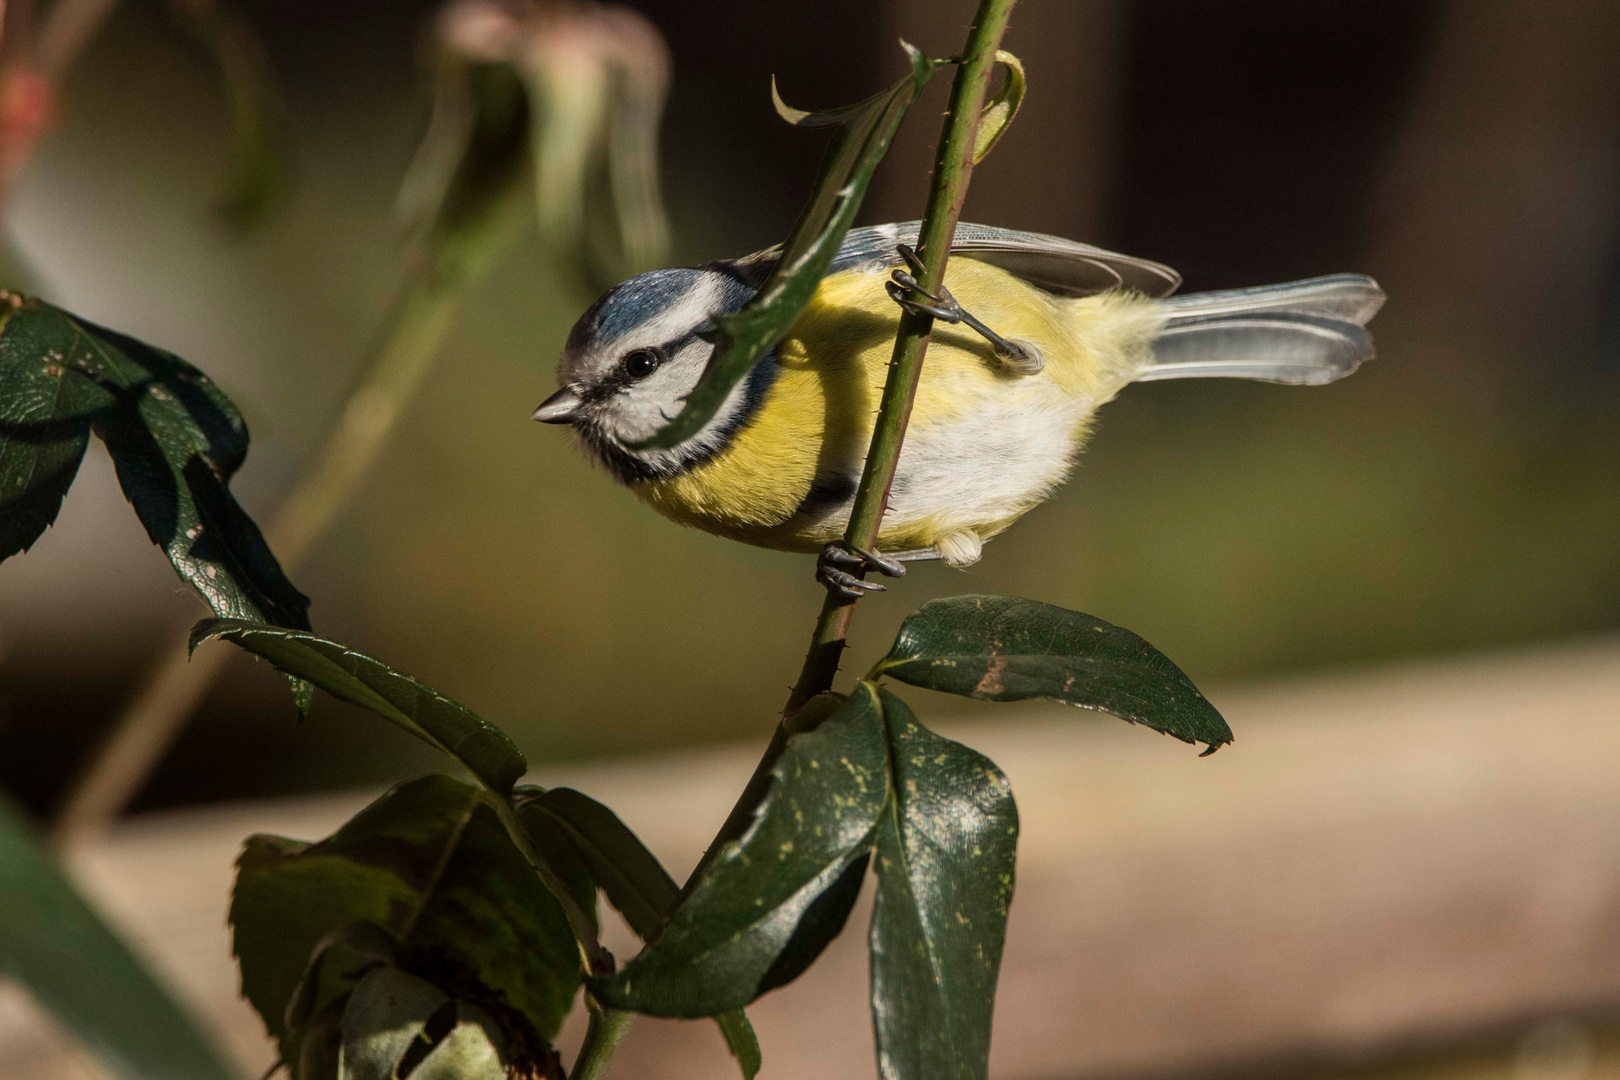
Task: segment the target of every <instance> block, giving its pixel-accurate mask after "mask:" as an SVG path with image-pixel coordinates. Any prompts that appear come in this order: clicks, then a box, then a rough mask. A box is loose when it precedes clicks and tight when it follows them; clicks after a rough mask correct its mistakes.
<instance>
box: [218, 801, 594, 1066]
mask: <svg viewBox="0 0 1620 1080" xmlns="http://www.w3.org/2000/svg"><path fill="white" fill-rule="evenodd" d="M237 866H238V871H237V881H236V890H235V893H234V895H233V897H232V904H231V925H232V928H233V931H234V935H235V936H234V944H235V951H236V955H237V957H238V959H239V961H240V962H241V966H242V990H243V993H244V994H245V995H246V996H247V998H248V1000H249V1001H250V1002H251V1003H252V1004H253V1006H254V1008H255V1009H256V1010H258V1012H259V1015H260V1016H261V1017H263V1019H264V1021H265V1025H266V1027H267V1028H269V1030H270V1033H271V1034H272V1035H273V1036H274V1037H276V1038H277V1039H278V1040H281V1042H282V1047H283V1054H284V1056H285V1057H286V1058H287V1059H288V1060H295V1059H296V1057H295V1051H296V1050H297V1049H298V1047H299V1046H300V1044H301V1042H302V1041H303V1038H302V1033H301V1032H300V1031H298V1030H296V1028H297V1022H298V1020H299V1016H300V1015H308V1014H310V1013H315V1014H317V1015H319V1014H320V1012H321V1011H322V1010H324V1009H325V1008H327V1007H328V1005H329V1003H330V1002H331V1001H333V1000H338V999H340V998H341V996H342V995H343V994H345V993H347V992H348V991H349V990H350V989H352V987H353V984H354V980H355V979H356V978H358V977H361V976H363V975H364V974H365V972H366V971H367V970H368V969H369V968H371V967H374V966H375V962H374V961H375V955H374V954H375V953H376V952H377V951H378V950H377V949H376V948H374V947H369V948H368V949H366V950H358V952H359V954H360V955H359V959H360V961H362V962H360V963H356V964H352V965H348V966H346V967H342V966H339V967H338V968H337V969H335V970H326V971H323V970H322V968H321V966H320V965H319V963H318V962H315V961H318V960H319V950H321V949H331V948H336V947H338V946H339V945H341V944H342V943H343V942H344V941H345V940H346V938H345V937H344V935H343V933H342V932H343V931H345V930H346V929H347V928H351V927H353V926H354V925H355V924H357V923H362V922H363V923H370V924H372V925H374V926H376V927H377V928H379V929H380V930H381V931H382V932H384V933H386V934H387V935H388V937H389V938H390V939H391V940H392V941H394V942H396V943H397V948H396V949H395V950H394V955H395V956H396V957H397V959H398V962H399V964H400V965H401V966H402V967H405V968H407V969H408V970H412V971H415V972H417V973H418V974H422V975H425V976H428V977H433V978H437V977H439V976H441V975H444V976H447V977H451V976H454V975H455V974H456V973H458V972H465V973H467V974H469V975H471V976H472V977H473V978H475V979H476V980H477V982H478V983H479V984H480V985H481V986H483V987H484V988H486V989H487V990H489V991H491V992H493V993H494V994H496V995H498V996H499V997H500V998H501V1000H502V1001H504V1002H505V1003H506V1004H507V1005H508V1006H510V1007H511V1008H514V1009H516V1010H518V1011H519V1012H521V1013H522V1014H523V1015H524V1016H525V1017H526V1018H527V1019H528V1021H529V1023H530V1024H532V1025H533V1026H534V1028H535V1030H536V1031H537V1032H539V1033H540V1034H541V1035H542V1036H543V1037H545V1038H548V1039H549V1038H551V1037H553V1036H555V1034H556V1032H557V1028H558V1027H559V1026H560V1024H561V1022H562V1019H563V1017H564V1016H565V1015H566V1014H567V1012H568V1010H569V1008H570V1006H571V1005H572V1002H573V998H574V995H575V992H576V990H577V989H578V986H579V979H580V974H581V972H580V965H579V954H578V951H577V950H576V948H575V945H574V940H573V935H572V933H571V932H570V930H569V926H568V922H567V919H566V918H565V917H564V915H563V912H562V909H561V908H560V907H558V905H557V902H556V900H555V899H553V898H552V896H551V894H550V893H549V892H547V891H546V889H545V887H544V886H543V885H542V884H541V883H540V881H539V880H538V878H536V876H535V875H534V874H533V873H532V872H531V871H530V869H529V867H528V864H527V862H526V861H525V860H524V857H523V856H522V854H521V853H519V852H518V850H517V848H515V847H514V846H513V845H512V844H511V842H510V840H509V839H508V838H507V836H506V833H505V830H504V828H503V827H502V825H501V824H500V822H499V820H498V819H497V818H496V817H495V815H494V813H493V811H491V810H490V808H489V806H488V805H487V796H486V795H484V794H483V793H482V792H480V791H479V790H478V789H477V788H475V787H473V786H471V785H469V784H466V783H464V782H462V781H460V780H457V779H455V778H453V777H449V776H428V777H423V778H421V779H418V780H412V781H409V782H407V783H405V784H401V785H400V786H398V787H396V788H394V789H393V790H392V791H390V792H389V793H388V794H386V795H384V796H383V797H382V798H380V799H378V800H377V801H376V802H374V803H372V804H371V806H369V807H367V808H366V809H365V810H363V811H361V812H360V813H359V814H357V815H356V816H355V817H354V818H353V819H352V820H350V821H349V822H348V823H347V824H345V825H344V826H343V827H342V828H341V829H339V830H338V831H337V832H336V833H334V834H333V835H332V836H331V837H329V838H328V839H326V840H324V841H321V842H320V843H318V844H312V845H309V844H301V843H299V842H297V841H290V840H284V839H281V838H278V837H267V836H256V837H251V838H250V839H249V841H248V844H247V848H246V850H245V851H244V853H243V855H242V858H241V859H240V860H239V861H238V864H237ZM587 910H594V904H591V905H589V907H588V908H587ZM312 958H313V960H312ZM329 966H330V965H329ZM311 973H313V974H314V976H315V977H317V978H321V979H324V980H326V982H325V983H324V984H323V985H321V986H318V987H313V988H312V987H309V986H308V985H307V983H308V979H309V978H310V976H311ZM295 994H298V995H299V996H300V998H301V999H305V1000H304V1003H302V1004H301V1005H300V1006H299V1007H298V1008H296V1009H293V1008H289V1003H290V1002H292V1000H293V998H294V995H295ZM289 1021H291V1022H290V1023H289Z"/></svg>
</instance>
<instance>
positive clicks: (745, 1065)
mask: <svg viewBox="0 0 1620 1080" xmlns="http://www.w3.org/2000/svg"><path fill="white" fill-rule="evenodd" d="M517 808H518V817H519V820H521V821H522V822H523V827H524V829H525V830H527V831H528V833H529V835H530V837H531V838H533V839H534V842H535V845H536V846H537V847H540V848H542V850H543V851H544V849H545V847H546V845H545V843H544V838H545V837H546V836H547V835H548V834H555V835H560V836H561V837H563V838H565V839H566V840H567V842H568V843H569V844H571V845H572V846H573V848H574V849H575V850H576V851H577V852H578V853H579V856H580V858H581V860H582V861H583V862H584V863H585V865H586V866H587V867H588V868H589V871H590V874H591V877H592V878H593V879H594V880H595V882H596V884H597V885H598V886H600V887H601V889H602V892H603V893H605V894H606V895H607V898H608V902H609V903H611V904H612V905H613V906H614V907H615V908H617V909H618V911H619V914H621V915H623V916H624V921H625V922H627V923H629V924H630V929H632V930H634V931H635V932H636V933H637V934H639V935H640V936H641V938H642V940H644V941H649V940H651V939H652V938H653V937H654V936H655V935H656V934H657V933H658V930H659V928H660V927H662V926H663V924H664V919H665V918H666V917H667V916H668V915H669V913H670V911H671V910H672V909H673V908H674V907H675V902H676V901H677V900H678V899H679V898H680V895H681V890H680V887H679V886H677V885H676V884H675V879H674V878H672V877H670V876H669V871H667V870H665V869H664V864H663V863H661V862H659V861H658V857H657V856H656V855H654V854H653V853H652V852H651V851H648V850H647V847H646V845H645V844H643V843H642V842H641V839H640V838H639V837H638V836H636V834H635V833H633V832H631V831H630V827H629V826H627V825H626V824H625V823H624V822H623V821H620V820H619V816H618V815H617V814H615V813H614V812H613V811H612V810H610V809H608V808H607V807H606V806H603V805H602V804H601V803H599V802H597V801H596V800H595V799H593V798H591V797H590V796H589V795H585V794H582V793H581V792H578V791H574V790H573V789H572V788H553V789H551V790H550V791H538V790H536V791H535V792H534V793H533V794H529V793H528V789H522V788H520V789H519V790H518V799H517ZM548 861H551V862H553V863H554V864H555V863H556V862H557V861H558V860H557V859H556V858H555V857H554V856H552V857H550V858H549V860H548ZM835 933H836V931H835ZM784 981H785V980H784ZM715 1022H716V1023H717V1024H719V1025H720V1032H721V1034H723V1035H724V1036H725V1039H726V1046H727V1047H728V1048H730V1050H731V1054H732V1056H733V1057H735V1058H736V1059H737V1064H738V1067H739V1068H741V1069H742V1072H743V1076H745V1077H746V1078H748V1080H753V1077H754V1075H755V1074H756V1073H758V1072H759V1066H760V1050H759V1039H758V1038H757V1037H756V1036H755V1035H754V1026H753V1025H752V1024H750V1023H749V1022H748V1017H747V1016H745V1015H744V1014H743V1012H742V1010H741V1009H737V1010H733V1011H731V1012H726V1013H722V1014H720V1015H719V1016H716V1017H715Z"/></svg>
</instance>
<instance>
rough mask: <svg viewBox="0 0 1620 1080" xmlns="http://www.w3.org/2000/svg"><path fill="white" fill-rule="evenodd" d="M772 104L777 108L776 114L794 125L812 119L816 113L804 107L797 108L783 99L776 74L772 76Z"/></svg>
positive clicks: (796, 125)
mask: <svg viewBox="0 0 1620 1080" xmlns="http://www.w3.org/2000/svg"><path fill="white" fill-rule="evenodd" d="M771 104H772V105H773V106H775V108H776V115H777V116H780V117H781V118H782V119H783V120H786V121H787V122H788V123H790V124H792V125H793V126H794V127H798V126H799V125H801V124H803V123H804V122H805V121H806V120H808V119H810V117H811V116H812V115H814V114H812V113H808V112H806V111H804V110H803V109H795V108H794V107H793V106H791V105H789V104H788V103H787V102H785V101H783V100H782V94H781V92H780V91H779V90H777V88H776V76H775V75H772V76H771Z"/></svg>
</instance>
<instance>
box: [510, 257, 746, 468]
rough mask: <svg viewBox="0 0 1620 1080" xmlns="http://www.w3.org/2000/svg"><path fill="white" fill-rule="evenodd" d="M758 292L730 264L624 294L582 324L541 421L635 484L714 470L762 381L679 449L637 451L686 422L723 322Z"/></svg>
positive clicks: (631, 284) (640, 281)
mask: <svg viewBox="0 0 1620 1080" xmlns="http://www.w3.org/2000/svg"><path fill="white" fill-rule="evenodd" d="M754 288H755V286H754V284H753V283H752V281H751V279H750V278H749V277H748V275H746V274H745V273H743V272H741V271H739V270H737V269H736V268H734V267H732V266H728V265H726V264H715V265H713V266H708V267H702V268H690V267H681V268H676V269H669V270H654V271H651V272H649V273H646V274H641V275H639V276H637V277H633V278H631V279H630V280H629V281H625V282H622V283H620V284H618V285H615V286H614V287H613V288H612V289H610V290H608V292H607V293H606V294H605V295H604V296H603V297H602V298H601V299H600V300H598V301H596V303H594V304H592V305H591V307H590V310H588V311H586V312H585V314H584V315H582V316H580V319H579V321H578V322H577V323H575V324H574V329H573V331H572V332H570V333H569V335H568V343H567V345H565V346H564V347H563V354H562V363H561V364H560V365H559V367H558V370H557V381H558V382H559V383H560V384H561V389H559V390H558V391H557V392H556V393H555V394H553V395H551V396H550V397H549V398H547V399H546V400H545V402H544V403H542V404H541V406H540V407H539V408H538V409H536V410H535V413H534V418H535V419H536V420H539V421H541V422H543V423H547V424H569V425H572V426H573V428H574V430H575V432H576V433H578V435H579V437H580V440H581V441H582V442H583V443H584V445H585V446H586V448H587V449H588V450H589V451H590V452H591V453H592V454H594V455H595V456H596V457H597V458H598V459H599V460H600V461H601V462H602V463H603V464H604V465H606V466H607V467H608V468H609V469H610V470H611V471H612V472H613V474H614V475H615V476H617V477H618V479H620V480H621V481H623V482H625V483H636V482H640V481H647V480H657V479H660V478H662V477H666V476H672V475H674V474H675V473H678V472H681V471H682V470H684V469H687V468H690V467H692V466H693V465H694V464H697V463H698V462H700V461H703V460H707V459H708V458H709V457H712V456H713V455H714V454H715V453H717V452H718V451H719V450H720V449H721V448H722V447H723V446H724V445H725V443H726V442H727V441H728V440H729V439H730V437H731V435H732V434H733V433H734V432H735V431H736V429H737V428H738V427H739V426H741V423H742V421H743V419H744V418H745V417H744V416H743V414H744V413H745V412H746V409H747V404H748V402H747V397H748V384H749V383H750V382H752V381H753V380H747V379H745V380H743V382H742V383H740V384H738V387H737V388H736V389H735V390H734V391H733V392H732V394H731V396H730V397H729V398H728V399H727V401H726V403H725V404H724V405H723V406H722V407H721V409H720V411H719V413H717V414H716V416H715V417H714V419H713V420H711V421H710V422H709V423H708V424H707V425H705V426H704V427H703V429H702V430H700V431H699V432H697V434H695V435H693V436H692V437H691V438H689V439H687V440H686V441H684V442H682V443H680V444H679V445H677V446H674V447H671V448H668V449H661V450H658V449H636V448H635V447H636V444H638V443H640V442H643V441H644V440H646V439H647V438H649V437H650V436H652V435H653V434H654V433H655V432H657V431H658V430H659V429H660V428H662V427H663V426H664V425H665V424H667V423H669V421H671V420H672V419H674V418H675V416H676V415H678V414H679V413H680V411H681V409H682V408H683V407H684V406H685V404H686V398H687V395H688V394H690V393H691V392H692V389H693V387H695V386H696V385H697V383H698V379H699V378H700V377H701V376H702V375H703V372H704V369H705V368H706V367H707V366H708V363H709V358H710V356H711V355H712V354H713V352H714V342H715V331H716V325H715V321H714V318H715V316H717V315H722V314H727V313H729V312H733V311H736V310H737V309H738V308H740V307H742V305H743V304H744V303H746V302H747V300H748V298H749V297H750V296H752V295H753V292H754Z"/></svg>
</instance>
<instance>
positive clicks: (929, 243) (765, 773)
mask: <svg viewBox="0 0 1620 1080" xmlns="http://www.w3.org/2000/svg"><path fill="white" fill-rule="evenodd" d="M1013 3H1014V0H980V3H979V10H978V12H977V13H976V14H975V15H974V17H973V26H972V28H971V29H970V30H969V31H968V40H967V46H966V47H965V48H964V49H963V50H962V59H961V62H960V63H959V64H958V66H957V69H956V78H955V80H954V81H953V82H952V83H951V98H950V105H949V107H948V108H947V110H946V113H945V127H944V131H943V133H942V135H941V138H940V141H939V153H938V155H937V156H936V157H935V158H934V172H933V176H932V177H931V179H930V181H929V187H928V207H927V209H926V211H925V212H924V214H923V220H922V229H921V232H920V234H919V244H918V254H920V255H921V256H922V261H923V269H922V272H921V273H920V274H918V275H917V282H918V284H920V285H921V286H922V287H923V288H924V289H926V290H928V291H929V292H938V291H939V286H940V285H941V284H942V283H943V282H944V280H945V261H946V259H947V258H949V256H950V248H951V245H950V240H951V237H952V236H954V235H955V233H956V222H957V219H958V218H959V217H960V216H961V214H962V201H963V200H964V199H965V198H966V197H967V189H968V180H969V179H970V178H971V177H972V175H973V153H974V147H975V145H976V143H977V140H978V133H979V115H980V112H981V111H982V109H983V108H984V99H985V95H986V93H987V92H988V90H989V87H990V76H991V74H992V72H993V71H994V69H995V64H996V50H997V49H998V48H999V47H1000V45H1001V38H1002V35H1003V34H1004V33H1005V32H1006V30H1007V19H1008V16H1010V15H1011V14H1012V6H1013ZM933 325H934V320H933V318H932V317H931V316H928V315H924V314H917V313H913V312H907V311H904V310H902V312H901V315H900V330H899V332H898V333H897V334H896V336H895V340H894V357H893V359H891V360H890V361H889V378H888V381H887V382H885V383H884V385H883V400H882V403H881V405H880V406H879V409H878V418H877V425H876V427H875V429H874V430H873V432H872V447H871V450H870V451H868V453H867V455H866V468H865V469H864V470H863V471H862V473H861V484H860V487H859V488H858V489H857V490H856V492H855V506H854V508H853V510H852V511H851V513H850V518H849V528H848V529H847V530H846V531H845V533H844V539H845V540H846V541H847V542H848V543H849V544H851V545H853V546H855V547H862V548H867V549H869V550H870V549H875V548H876V546H877V536H878V529H879V526H880V525H881V524H882V521H883V512H884V511H885V510H886V509H887V508H888V502H889V485H890V484H892V483H893V482H894V472H895V467H896V466H897V465H898V464H899V461H900V445H901V443H902V442H903V441H904V440H905V437H906V423H907V421H909V420H910V418H911V403H912V399H913V398H914V397H916V394H917V380H918V378H919V377H920V376H921V374H922V364H923V356H924V354H925V353H927V351H928V336H929V333H930V331H931V330H932V329H933ZM854 615H855V600H854V599H853V598H851V599H843V598H840V597H837V596H834V595H833V594H832V593H830V592H829V593H828V594H827V599H826V600H825V601H823V603H822V605H821V615H820V617H819V618H817V620H816V628H815V632H814V633H813V634H812V635H811V637H810V651H809V652H808V653H807V654H805V658H804V667H803V669H801V670H800V672H799V681H798V682H797V683H796V684H795V685H794V687H793V693H792V694H790V695H789V696H788V701H787V705H786V706H784V707H783V710H782V715H783V717H784V719H786V718H789V717H791V716H792V715H793V714H794V713H796V712H798V711H799V709H801V708H803V707H804V705H805V703H806V702H808V701H809V700H810V699H811V698H813V697H815V696H816V695H817V694H821V693H825V692H826V691H827V690H830V689H831V688H832V684H833V678H834V676H836V675H837V674H838V661H839V658H840V657H841V656H842V655H843V652H844V641H845V638H847V637H848V636H849V624H850V621H851V620H852V619H853V618H854ZM790 734H791V732H790V731H789V730H788V729H787V727H786V726H785V725H784V724H782V723H778V724H777V725H776V732H775V734H773V735H772V737H771V743H770V746H768V747H767V748H766V750H765V756H764V757H762V758H761V759H760V762H759V765H758V766H757V767H756V768H755V770H754V775H753V776H752V777H751V778H750V779H749V781H748V786H747V787H745V788H744V789H743V793H742V795H741V796H740V797H739V798H738V799H737V805H736V806H734V807H733V808H732V810H731V815H730V816H729V817H727V818H726V822H725V824H724V825H722V826H721V827H720V831H719V833H717V834H716V835H715V838H714V842H713V843H712V844H710V845H709V849H708V851H706V852H705V853H704V855H703V859H702V861H700V862H699V863H698V866H697V869H696V870H694V871H693V872H692V876H691V877H690V878H688V879H687V888H688V889H690V887H691V885H692V883H693V882H695V881H696V880H697V879H698V875H699V874H701V873H702V872H703V870H704V869H705V868H706V867H707V866H708V864H709V862H710V860H711V859H713V857H714V856H715V855H716V854H717V853H718V852H719V851H720V849H721V848H722V847H724V846H725V845H726V844H727V843H728V842H730V841H732V840H735V839H736V838H737V837H739V836H741V835H742V834H743V832H744V831H745V830H746V829H747V828H748V825H749V823H750V822H751V821H752V820H753V817H754V811H755V810H756V809H757V808H758V807H759V804H760V803H761V802H762V801H763V800H764V798H765V793H766V791H767V790H768V789H769V787H770V779H771V769H772V768H773V767H774V766H775V764H776V759H777V758H778V757H780V756H781V754H782V750H783V749H784V748H785V747H786V746H787V740H788V736H789V735H790Z"/></svg>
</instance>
